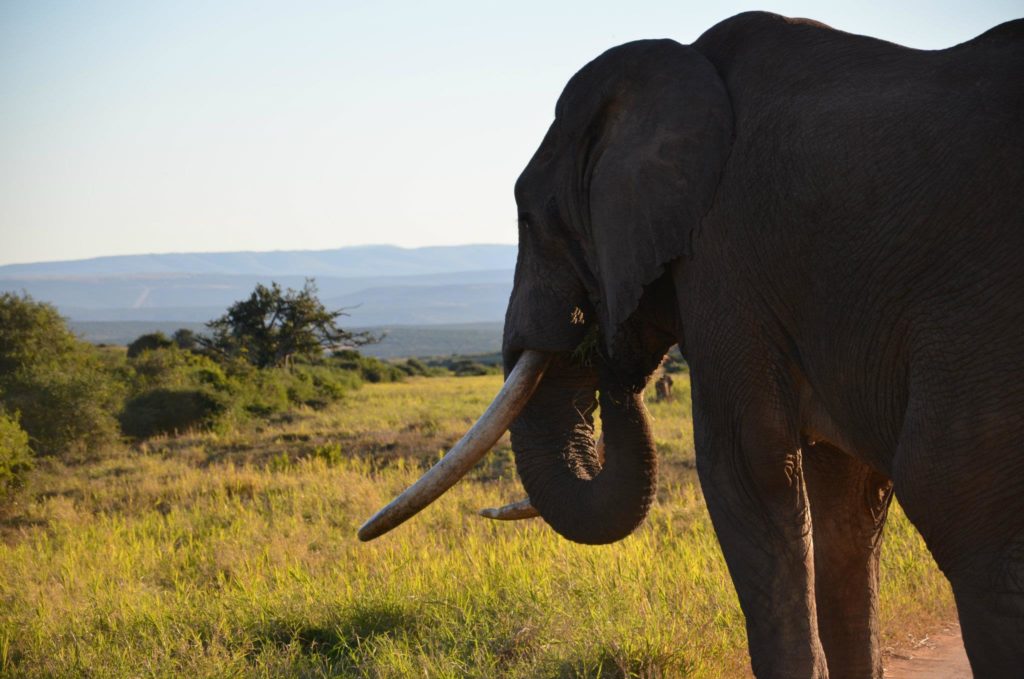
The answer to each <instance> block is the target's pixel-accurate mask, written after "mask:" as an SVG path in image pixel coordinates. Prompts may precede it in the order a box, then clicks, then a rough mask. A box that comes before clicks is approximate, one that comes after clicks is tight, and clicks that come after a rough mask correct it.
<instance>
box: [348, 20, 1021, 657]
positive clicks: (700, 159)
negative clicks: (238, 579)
mask: <svg viewBox="0 0 1024 679" xmlns="http://www.w3.org/2000/svg"><path fill="white" fill-rule="evenodd" d="M515 193H516V201H517V203H518V206H519V222H520V229H519V261H518V264H517V266H516V273H515V287H514V290H513V292H512V297H511V300H510V302H509V307H508V312H507V316H506V322H505V337H504V357H505V363H506V369H507V372H508V373H509V375H508V379H507V380H506V386H505V388H504V389H503V391H502V393H501V394H499V397H498V399H497V400H496V402H495V404H494V405H492V407H491V409H490V410H489V411H488V414H486V415H485V417H484V418H483V419H482V420H481V422H480V423H478V424H477V425H476V427H475V428H474V430H471V432H470V433H469V434H467V436H466V437H465V438H464V439H463V441H462V442H460V444H459V446H457V448H456V449H453V451H452V453H451V454H450V456H449V457H448V458H446V459H445V460H443V461H442V462H440V463H439V464H438V465H437V467H435V469H434V470H431V472H428V474H427V476H425V477H424V478H423V479H421V480H420V482H418V483H417V484H416V485H414V486H413V487H412V488H410V490H409V491H407V492H406V493H405V494H403V495H402V496H401V497H399V498H398V499H397V500H395V501H394V502H393V503H392V504H391V505H389V506H388V507H387V508H385V509H384V510H382V511H381V512H380V513H379V514H378V515H377V516H376V517H374V518H373V519H371V521H370V522H368V523H367V524H366V525H365V526H364V527H363V528H362V529H361V532H360V536H361V537H362V538H363V539H370V538H371V537H374V536H376V535H378V534H380V533H381V532H383V531H385V530H388V529H389V528H391V527H393V526H394V525H397V523H399V522H401V521H402V520H404V519H405V518H407V517H408V516H410V515H411V514H413V513H415V512H416V511H418V510H419V509H420V508H421V507H422V506H424V505H425V504H426V503H428V502H429V501H431V500H432V499H433V498H434V497H436V496H437V495H438V494H440V493H441V492H443V491H444V489H446V488H447V487H449V486H450V485H451V484H452V483H454V482H455V480H456V479H457V477H458V476H459V475H460V474H462V473H464V472H465V470H466V469H468V467H469V466H471V465H472V463H473V461H474V460H475V459H478V457H479V456H480V455H482V454H483V452H484V451H486V448H487V446H489V445H490V443H491V442H493V440H494V439H496V438H497V436H500V434H501V433H502V431H503V427H504V426H505V425H507V424H508V423H510V422H511V434H512V446H513V449H514V450H515V454H516V464H517V468H518V471H519V475H520V477H521V479H522V482H523V485H524V487H525V489H526V491H527V493H528V495H529V503H521V504H520V505H519V506H518V509H517V511H518V512H519V513H520V514H525V515H529V514H530V513H532V512H539V513H540V515H541V516H542V517H543V518H544V519H545V521H547V522H548V523H549V524H550V525H551V526H552V527H553V528H554V529H555V530H556V531H558V532H559V533H561V534H562V535H564V536H565V537H567V538H569V539H570V540H576V541H579V542H586V543H606V542H611V541H614V540H619V539H621V538H623V537H625V536H627V535H629V534H630V533H631V532H632V531H633V530H634V529H635V528H636V527H637V526H638V525H639V524H640V522H641V521H643V519H644V517H645V515H646V514H647V510H648V508H649V507H650V505H651V502H652V501H653V498H654V492H655V476H656V460H655V445H654V442H653V440H652V437H651V434H650V430H649V427H648V424H647V416H646V411H645V410H644V406H643V402H642V398H641V393H642V389H643V388H644V386H645V384H646V383H647V381H648V378H649V376H650V374H651V372H652V371H653V370H654V369H655V367H657V366H658V364H659V362H660V361H661V359H662V357H663V355H664V354H665V352H666V350H667V349H668V348H669V347H670V346H671V345H672V344H675V343H678V344H679V346H680V347H681V349H682V352H683V354H684V356H685V357H686V359H687V361H688V363H689V365H690V370H691V379H692V396H693V412H694V438H695V443H696V452H697V468H698V474H699V477H700V481H701V485H702V488H703V491H704V495H705V498H706V500H707V505H708V509H709V511H710V513H711V518H712V521H713V523H714V526H715V530H716V532H717V534H718V538H719V541H720V543H721V546H722V550H723V552H724V554H725V558H726V561H727V563H728V566H729V569H730V573H731V575H732V578H733V581H734V584H735V586H736V590H737V592H738V594H739V598H740V602H741V604H742V607H743V611H744V613H745V615H746V619H747V636H748V641H749V647H750V656H751V661H752V664H753V669H754V672H755V673H756V674H757V675H758V676H759V677H825V676H832V677H839V676H842V677H880V676H881V674H882V668H881V659H880V652H879V639H878V615H877V610H878V602H877V595H878V546H879V539H880V534H881V530H882V526H883V523H884V521H885V515H886V510H887V507H888V504H889V500H890V497H891V495H892V491H893V490H894V491H895V494H896V496H897V497H898V498H899V501H900V504H901V505H902V506H903V508H904V509H905V511H906V513H907V515H908V516H909V518H910V519H911V521H912V522H913V523H914V525H915V526H916V527H917V528H918V529H919V530H920V532H921V534H922V535H923V536H924V538H925V540H926V542H927V544H928V546H929V548H930V549H931V551H932V554H933V555H934V556H935V559H936V561H937V562H938V564H939V566H940V567H941V568H942V570H943V572H944V573H945V574H946V576H947V577H948V578H949V580H950V582H951V583H952V586H953V592H954V595H955V598H956V603H957V608H958V611H959V615H960V621H961V625H962V630H963V635H964V641H965V644H966V647H967V651H968V655H969V658H970V661H971V666H972V668H973V670H974V672H975V675H976V676H978V677H1011V676H1021V674H1022V672H1024V21H1014V22H1010V23H1006V24H1003V25H1001V26H998V27H996V28H994V29H992V30H990V31H988V32H987V33H985V34H983V35H981V36H979V37H978V38H976V39H974V40H971V41H970V42H967V43H964V44H962V45H958V46H956V47H952V48H949V49H945V50H939V51H919V50H913V49H908V48H905V47H900V46H898V45H894V44H892V43H888V42H883V41H881V40H876V39H872V38H867V37H862V36H857V35H850V34H848V33H843V32H841V31H837V30H833V29H831V28H829V27H827V26H824V25H822V24H818V23H815V22H812V21H807V20H800V19H786V18H783V17H780V16H775V15H772V14H765V13H747V14H741V15H739V16H736V17H733V18H731V19H728V20H726V21H724V22H722V23H720V24H718V25H716V26H714V27H713V28H712V29H710V30H709V31H707V32H706V33H704V35H702V36H701V37H700V38H699V39H698V40H697V41H696V42H695V43H694V44H692V45H689V46H687V45H680V44H678V43H675V42H673V41H671V40H650V41H639V42H633V43H629V44H626V45H622V46H619V47H615V48H613V49H611V50H609V51H607V52H605V53H604V54H602V55H601V56H599V57H598V58H597V59H595V60H594V61H592V62H591V63H590V64H588V65H587V66H586V67H584V68H583V70H581V71H580V72H579V73H577V74H576V75H575V76H574V77H573V78H572V80H570V82H569V84H568V85H567V86H566V88H565V91H564V92H563V93H562V96H561V98H560V99H559V101H558V105H557V107H556V109H555V120H554V122H553V124H552V125H551V128H550V130H549V131H548V133H547V136H546V137H545V138H544V140H543V142H542V143H541V146H540V149H539V150H538V151H537V153H536V154H535V155H534V157H533V159H532V160H531V161H530V163H529V165H528V166H527V168H526V170H525V171H524V172H523V174H522V175H521V176H520V178H519V181H518V182H517V183H516V189H515ZM592 333H597V335H596V336H597V337H599V338H600V341H594V337H595V336H594V335H592ZM585 340H586V341H585ZM581 342H582V343H583V346H591V347H594V348H593V350H592V351H591V352H590V354H591V356H590V359H589V360H580V355H581V354H583V353H586V352H585V351H582V350H581V349H580V346H581ZM513 366H515V367H514V369H513ZM595 393H597V394H599V395H598V396H595ZM598 404H600V412H601V417H602V419H603V423H604V426H603V431H604V437H605V442H606V443H605V445H606V448H607V453H606V455H607V459H606V461H605V462H604V463H603V464H602V463H601V462H600V461H599V460H598V458H597V455H596V451H595V445H594V441H593V421H592V414H593V413H594V412H595V409H596V408H597V406H598ZM495 432H496V433H495ZM497 513H498V514H500V513H501V512H497Z"/></svg>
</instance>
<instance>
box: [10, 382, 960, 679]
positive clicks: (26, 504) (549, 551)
mask: <svg viewBox="0 0 1024 679" xmlns="http://www.w3.org/2000/svg"><path fill="white" fill-rule="evenodd" d="M499 384H500V377H497V376H484V377H473V378H431V379H426V378H420V379H414V380H409V381H407V382H405V383H402V384H380V385H367V386H366V387H364V388H363V389H362V390H360V391H358V392H353V393H352V394H351V395H349V396H348V397H346V399H345V400H344V401H342V402H340V403H337V404H335V405H333V406H331V407H330V408H328V409H326V410H323V411H303V412H300V413H298V414H295V415H291V416H287V417H282V418H279V419H278V420H277V421H275V422H272V423H269V424H268V423H264V424H262V425H256V424H252V425H249V427H250V428H247V429H243V430H238V431H233V432H230V433H228V434H202V435H192V436H186V437H180V438H177V439H158V440H154V441H151V442H150V443H149V444H147V445H146V446H145V447H143V448H141V449H132V450H128V449H125V450H120V451H112V452H111V454H110V455H109V456H105V457H104V459H102V460H97V461H94V462H91V463H87V464H82V465H79V466H75V467H64V466H61V465H59V464H56V463H46V462H43V463H40V465H39V468H38V469H37V470H36V471H35V472H34V473H33V474H32V475H31V476H30V477H29V479H28V482H27V485H26V486H25V487H24V488H23V489H22V490H21V491H20V492H19V493H18V495H17V496H16V497H15V500H14V502H13V503H12V504H11V505H10V506H8V507H7V508H6V509H5V510H4V513H3V515H2V516H0V529H2V542H0V674H4V675H10V676H39V677H42V676H89V677H107V676H111V677H113V676H147V677H148V676H154V677H172V676H187V677H224V676H246V677H249V676H311V677H316V676H366V677H410V676H418V677H575V676H582V677H621V676H644V677H662V676H664V677H676V676H693V677H737V676H746V675H749V670H748V669H747V656H746V649H745V637H744V631H743V620H742V616H741V614H740V611H739V607H738V604H737V601H736V597H735V595H734V593H733V591H732V587H731V584H730V582H729V579H728V576H727V573H726V569H725V565H724V562H723V560H722V557H721V554H720V552H719V548H718V545H717V543H716V541H715V538H714V534H713V532H712V530H711V526H710V521H709V519H708V517H707V512H706V509H705V507H704V502H703V500H702V498H701V494H700V491H699V488H698V486H697V483H696V477H695V472H694V470H693V449H692V431H691V429H690V418H689V403H688V400H687V393H688V388H687V385H686V384H685V378H684V377H682V376H680V378H679V379H677V380H676V393H677V400H675V401H674V402H672V403H655V404H652V405H651V411H652V414H653V415H654V417H655V432H656V438H657V440H658V446H659V449H660V450H661V453H662V460H663V464H662V476H661V487H660V491H659V500H658V502H657V503H656V504H655V506H654V508H653V510H652V512H651V516H650V518H649V519H648V521H647V522H646V523H645V524H644V526H643V527H642V528H641V529H640V530H639V531H638V532H637V533H636V534H635V535H633V536H632V537H630V538H628V539H627V540H625V541H623V542H620V543H617V544H615V545H610V546H605V547H583V546H579V545H575V544H571V543H569V542H566V541H565V540H562V539H560V538H558V537H557V536H556V535H555V534H554V533H553V532H552V531H550V530H549V529H547V528H546V527H545V525H544V524H543V523H542V522H541V521H540V520H533V521H526V522H518V523H515V524H502V523H493V522H489V521H487V520H485V519H481V518H479V517H477V516H475V510H476V509H478V508H481V507H484V506H494V505H495V504H499V503H502V502H507V501H511V500H513V499H518V498H519V497H520V495H521V490H520V489H519V488H518V483H517V481H516V479H515V471H514V465H513V464H512V461H511V453H510V451H509V450H508V445H507V441H503V442H502V443H501V444H499V446H498V447H497V449H496V450H495V452H493V453H492V454H491V455H490V456H489V457H488V459H487V461H486V462H485V463H483V464H481V465H480V467H479V468H478V469H477V470H476V471H475V472H474V473H473V475H472V478H471V479H470V480H468V481H466V482H463V483H462V484H460V485H458V486H456V488H455V489H453V490H452V491H451V492H449V493H448V494H447V495H446V496H444V497H443V498H442V499H441V500H439V501H438V502H436V503H435V504H434V505H433V506H431V507H430V508H428V509H427V510H425V511H424V512H423V513H422V514H421V515H420V516H418V517H416V518H415V519H413V520H412V521H411V522H410V523H408V524H406V525H404V526H402V527H400V528H398V529H397V530H396V531H394V532H393V533H391V534H389V535H387V536H385V537H383V538H381V539H379V540H377V541H375V542H372V543H369V544H363V543H359V542H358V541H357V540H356V539H355V531H356V528H357V527H358V526H359V524H360V523H361V522H362V521H363V520H364V519H365V518H367V517H368V516H369V515H370V514H371V513H372V512H373V511H374V510H376V509H377V508H379V507H380V506H381V505H382V504H384V503H385V502H386V501H387V500H389V499H390V498H391V497H392V496H393V495H394V494H395V493H397V492H398V491H400V490H401V489H402V488H403V487H404V486H405V485H406V484H407V483H409V482H411V481H412V480H414V479H415V478H416V476H417V475H418V474H419V473H420V471H421V470H422V469H423V468H424V467H425V465H427V464H429V463H430V462H431V461H432V460H434V459H436V457H437V455H438V454H439V452H440V451H441V450H442V449H444V448H445V447H446V446H448V445H449V444H451V443H453V442H454V441H455V440H456V439H457V438H458V437H459V435H460V434H461V433H462V431H463V430H464V429H465V428H466V427H467V426H468V425H469V424H470V423H471V422H472V420H473V419H474V418H475V417H476V416H477V415H478V414H479V413H480V412H482V410H483V408H484V407H485V406H486V404H487V403H488V402H489V400H490V398H491V396H492V395H493V394H494V393H495V391H496V390H497V388H498V386H499ZM883 570H884V573H883V592H882V597H883V602H882V616H883V629H884V634H885V640H886V643H887V644H890V645H898V644H902V643H906V642H907V641H908V640H909V639H912V638H913V637H915V636H922V635H924V634H925V633H926V632H927V631H929V630H931V629H932V628H934V627H935V626H936V625H937V624H938V623H939V622H940V621H943V620H949V619H951V618H952V617H953V616H954V612H953V608H952V600H951V596H950V594H949V589H948V586H947V585H946V583H945V580H944V579H943V578H942V577H941V575H940V574H939V573H938V571H937V569H936V568H935V566H934V564H933V562H932V560H931V557H930V556H929V555H928V553H927V551H926V549H925V548H924V545H923V543H922V542H921V540H920V539H919V538H918V537H917V535H916V533H915V532H914V531H913V529H912V528H911V527H910V526H909V524H908V523H907V521H906V519H905V518H904V517H903V515H902V513H901V512H900V511H899V510H898V508H895V507H894V509H893V511H892V512H891V514H890V522H889V525H888V527H887V532H886V537H885V543H884V557H883Z"/></svg>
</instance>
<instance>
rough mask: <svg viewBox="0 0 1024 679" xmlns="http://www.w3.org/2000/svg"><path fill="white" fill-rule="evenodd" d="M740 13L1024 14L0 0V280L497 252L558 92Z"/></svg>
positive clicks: (868, 21) (977, 21) (904, 34)
mask: <svg viewBox="0 0 1024 679" xmlns="http://www.w3.org/2000/svg"><path fill="white" fill-rule="evenodd" d="M747 9H768V10H771V11H775V12H778V13H780V14H787V15H790V16H806V17H811V18H815V19H818V20H820V21H824V22H825V23H828V24H830V25H832V26H834V27H836V28H840V29H843V30H846V31H851V32H855V33H865V34H869V35H874V36H877V37H880V38H885V39H887V40H892V41H894V42H899V43H902V44H906V45H910V46H912V47H919V48H926V49H933V48H940V47H946V46H949V45H952V44H955V43H958V42H963V41H964V40H967V39H969V38H971V37H973V36H974V35H976V34H978V33H980V32H982V31H984V30H986V29H987V28H990V27H991V26H993V25H995V24H997V23H1000V22H1002V21H1006V20H1008V19H1011V18H1014V17H1016V16H1019V15H1021V14H1024V11H1022V10H1024V3H1022V1H1021V0H1014V1H1012V2H1011V1H1001V0H979V1H977V2H895V1H892V0H890V1H888V2H828V3H811V2H783V1H778V2H768V3H765V4H750V3H743V2H723V3H714V2H701V3H688V2H680V1H678V0H676V1H673V2H648V1H644V0H632V1H630V2H623V1H622V0H618V1H616V2H599V1H595V0H592V1H590V2H553V1H548V2H534V1H521V2H515V3H493V4H492V3H487V2H390V3H389V2H356V1H349V2H344V1H343V2H287V3H286V2H277V3H269V2H268V3H264V2H240V1H234V0H222V1H220V2H214V3H210V2H173V3H171V2H167V3H163V2H155V1H151V0H146V1H136V2H70V1H63V2H49V1H47V0H24V1H22V2H12V1H11V0H0V264H5V263H11V262H30V261H42V260H55V259H75V258H82V257H92V256H98V255H113V254H133V253H148V252H191V251H218V250H276V249H320V248H333V247H340V246H345V245H358V244H368V243H391V244H396V245H403V246H417V245H439V244H456V243H481V242H490V243H513V242H515V239H516V224H515V206H514V202H513V200H512V185H513V182H514V181H515V178H516V176H517V175H518V174H519V171H520V170H521V169H522V166H523V165H524V164H525V163H526V161H527V160H528V159H529V157H530V155H531V154H532V153H533V151H534V149H535V147H536V145H537V144H538V143H539V142H540V139H541V137H542V136H543V134H544V131H545V129H546V128H547V125H548V124H549V122H550V120H551V116H552V113H553V109H554V103H555V99H556V98H557V96H558V93H559V92H560V91H561V88H562V86H563V85H564V84H565V82H566V80H567V79H568V78H569V77H570V76H571V75H572V74H573V73H574V72H575V71H576V70H578V69H579V68H580V67H581V66H582V65H583V64H585V63H586V62H587V61H589V60H590V59H591V58H593V57H594V56H596V55H597V54H599V53H600V52H602V51H604V50H605V49H607V48H608V47H611V46H612V45H616V44H619V43H622V42H626V41H628V40H633V39H636V38H648V37H670V38H674V39H676V40H679V41H681V42H691V41H692V40H693V39H694V38H696V37H697V36H698V35H700V33H702V32H703V31H704V30H705V29H706V28H708V27H709V26H711V25H712V24H714V23H715V22H717V21H719V20H721V19H724V18H726V17H728V16H731V15H733V14H735V13H737V12H740V11H744V10H747Z"/></svg>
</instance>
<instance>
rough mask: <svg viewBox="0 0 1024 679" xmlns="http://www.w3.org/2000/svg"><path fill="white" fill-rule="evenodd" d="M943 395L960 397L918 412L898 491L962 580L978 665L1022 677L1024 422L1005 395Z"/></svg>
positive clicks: (949, 572)
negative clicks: (1023, 452) (963, 398)
mask: <svg viewBox="0 0 1024 679" xmlns="http://www.w3.org/2000/svg"><path fill="white" fill-rule="evenodd" d="M949 382H950V383H951V384H962V383H964V381H963V380H957V379H952V378H951V379H949ZM934 402H938V403H944V402H945V403H954V404H955V406H956V407H950V408H949V409H948V410H944V409H941V408H933V410H931V411H925V412H924V414H922V413H921V412H914V411H912V412H911V413H910V415H909V416H908V420H907V423H906V424H905V426H904V431H905V433H906V435H905V436H904V437H903V440H902V441H901V442H900V447H899V449H898V451H897V456H896V464H895V466H894V474H893V479H894V481H895V489H896V497H897V498H898V499H899V501H900V504H901V505H902V506H903V508H904V510H905V511H906V513H907V516H908V518H909V519H910V520H911V521H912V522H913V523H914V525H915V526H916V527H917V529H918V530H919V531H921V534H922V536H923V537H924V539H925V542H926V543H927V545H928V548H929V549H930V550H931V552H932V555H933V556H934V557H935V561H936V563H937V564H938V565H939V568H941V569H942V571H943V572H944V573H945V574H946V577H948V578H949V581H950V584H951V585H952V586H953V595H954V598H955V600H956V606H957V612H958V614H959V618H960V627H961V631H962V633H963V638H964V646H965V647H966V650H967V656H968V658H969V659H970V661H971V669H972V670H973V672H974V675H975V676H976V677H1019V676H1021V672H1022V668H1024V455H1021V444H1020V439H1021V436H1022V435H1024V422H1022V419H1021V415H1020V411H1019V409H1017V408H1016V407H1015V406H1014V407H1012V408H1010V407H1007V405H1008V404H1007V402H1006V401H1005V400H1003V399H1002V396H1001V395H1000V400H997V399H995V398H993V399H992V400H989V401H987V402H986V399H985V398H984V397H976V398H975V399H974V400H973V401H972V402H970V403H968V402H966V401H959V402H957V401H952V400H949V401H943V400H941V399H939V398H936V399H934V400H933V403H934ZM923 410H924V409H922V411H923ZM929 415H933V416H932V417H928V416H929Z"/></svg>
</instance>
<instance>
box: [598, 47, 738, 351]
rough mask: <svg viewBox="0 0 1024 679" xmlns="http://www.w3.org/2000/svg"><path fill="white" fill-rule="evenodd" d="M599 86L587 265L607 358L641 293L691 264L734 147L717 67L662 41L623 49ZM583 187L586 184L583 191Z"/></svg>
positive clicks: (728, 109) (691, 51)
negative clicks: (684, 261) (681, 262)
mask: <svg viewBox="0 0 1024 679" xmlns="http://www.w3.org/2000/svg"><path fill="white" fill-rule="evenodd" d="M616 50H623V51H627V53H626V54H623V55H622V59H621V62H620V63H619V64H617V68H615V69H613V71H614V72H615V80H614V82H606V83H605V84H604V88H603V89H604V91H605V92H608V93H609V94H608V95H607V97H606V98H605V100H604V105H603V107H602V111H601V113H600V114H599V115H598V119H599V120H600V121H601V124H600V127H599V130H600V132H599V133H598V134H596V135H594V137H593V138H592V141H591V144H592V146H593V147H592V148H591V149H589V150H588V152H587V154H586V156H587V161H586V167H584V168H581V169H582V171H583V173H584V182H583V184H584V186H586V185H587V184H589V191H586V192H585V195H584V200H586V201H588V204H587V208H589V209H588V212H589V220H587V221H589V230H590V233H589V234H588V237H587V239H586V240H587V241H588V243H589V245H590V247H589V248H588V249H589V250H590V252H589V253H588V259H589V260H590V266H591V267H592V270H593V272H594V274H595V276H596V278H597V283H598V285H599V287H600V300H598V301H599V304H598V312H599V316H600V322H601V324H602V326H603V327H604V328H606V329H607V330H606V331H605V332H604V333H603V334H604V337H605V341H606V342H607V345H608V346H607V348H608V351H609V352H612V351H613V348H612V345H613V344H614V340H615V337H616V335H617V334H618V330H619V328H620V326H621V325H622V323H624V322H625V321H626V319H628V318H629V316H630V314H632V313H633V311H634V310H636V308H637V306H638V304H639V301H640V297H641V295H643V291H644V286H646V285H648V284H650V283H652V282H653V281H655V280H656V279H657V278H659V277H660V276H661V274H662V273H663V271H664V269H665V267H666V265H667V264H668V263H670V262H671V261H673V260H675V259H677V258H679V257H682V256H684V255H690V254H692V243H693V239H694V235H695V232H696V231H697V230H698V229H699V227H700V222H701V219H702V218H703V217H704V215H705V214H706V213H707V212H708V210H709V209H710V208H711V203H712V200H713V198H714V194H715V190H716V189H717V187H718V181H719V178H720V177H721V174H722V169H723V167H724V165H725V161H726V158H727V157H728V154H729V149H730V145H731V141H732V119H733V114H732V106H731V104H730V101H729V96H728V94H727V92H726V88H725V84H724V83H723V82H722V80H721V78H720V77H719V76H718V73H717V71H716V70H715V68H714V66H712V64H711V63H710V62H709V61H708V60H707V59H705V58H704V56H703V55H701V54H700V53H699V52H697V51H696V50H694V49H693V48H692V47H689V46H685V45H680V44H679V43H675V42H672V41H668V40H659V41H642V42H639V43H629V44H627V45H623V46H621V47H618V48H615V50H611V51H609V52H608V53H606V54H605V55H604V56H603V57H602V58H608V57H613V56H615V55H614V54H613V53H614V52H615V51H616ZM587 178H589V181H587Z"/></svg>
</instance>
